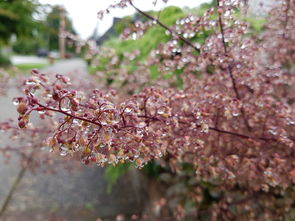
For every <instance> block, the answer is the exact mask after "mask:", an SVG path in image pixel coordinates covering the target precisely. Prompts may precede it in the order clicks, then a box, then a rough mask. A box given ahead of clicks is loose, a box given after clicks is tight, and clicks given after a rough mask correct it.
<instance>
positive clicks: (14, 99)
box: [12, 98, 19, 106]
mask: <svg viewBox="0 0 295 221" xmlns="http://www.w3.org/2000/svg"><path fill="white" fill-rule="evenodd" d="M12 102H13V105H15V106H16V105H18V104H19V101H18V99H17V98H13V100H12Z"/></svg>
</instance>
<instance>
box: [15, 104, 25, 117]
mask: <svg viewBox="0 0 295 221" xmlns="http://www.w3.org/2000/svg"><path fill="white" fill-rule="evenodd" d="M16 110H17V112H18V113H19V114H21V115H23V114H25V113H26V112H27V110H28V106H27V105H26V104H25V103H20V104H19V105H17V108H16Z"/></svg>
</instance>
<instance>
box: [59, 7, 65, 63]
mask: <svg viewBox="0 0 295 221" xmlns="http://www.w3.org/2000/svg"><path fill="white" fill-rule="evenodd" d="M65 29H66V19H65V9H64V8H63V7H60V23H59V55H60V58H62V59H64V58H65V47H66V39H65V36H64V33H65Z"/></svg>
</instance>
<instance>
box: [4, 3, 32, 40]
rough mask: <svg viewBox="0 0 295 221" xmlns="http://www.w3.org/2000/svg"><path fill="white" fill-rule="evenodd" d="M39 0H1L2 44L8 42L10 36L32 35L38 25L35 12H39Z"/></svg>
mask: <svg viewBox="0 0 295 221" xmlns="http://www.w3.org/2000/svg"><path fill="white" fill-rule="evenodd" d="M37 8H38V2H37V1H35V0H1V1H0V44H7V43H8V41H9V40H10V37H11V36H12V35H13V34H15V35H16V36H32V30H33V29H34V28H35V27H36V22H35V20H34V19H33V14H34V13H37Z"/></svg>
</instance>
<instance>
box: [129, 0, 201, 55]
mask: <svg viewBox="0 0 295 221" xmlns="http://www.w3.org/2000/svg"><path fill="white" fill-rule="evenodd" d="M129 3H130V5H131V6H132V7H133V8H134V9H135V10H136V11H137V12H138V13H140V14H142V15H143V16H145V17H147V18H148V19H150V20H152V21H153V22H155V23H156V24H158V25H159V26H161V27H162V28H164V29H166V30H167V31H169V33H170V34H171V35H172V36H173V35H175V36H177V37H178V38H179V39H181V40H182V41H183V42H184V43H185V44H187V45H188V46H190V47H192V48H193V49H194V50H196V51H197V52H199V51H200V49H198V48H197V47H196V46H195V45H194V44H193V43H192V42H190V41H189V40H188V39H186V38H184V37H183V36H182V35H180V34H178V33H176V32H174V31H173V30H172V29H171V28H169V27H168V26H167V25H165V24H163V23H162V22H161V21H160V20H159V19H157V18H155V17H153V16H151V15H149V14H147V13H146V12H144V11H142V10H140V9H139V8H137V7H136V6H135V5H134V4H133V3H132V1H131V0H129Z"/></svg>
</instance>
